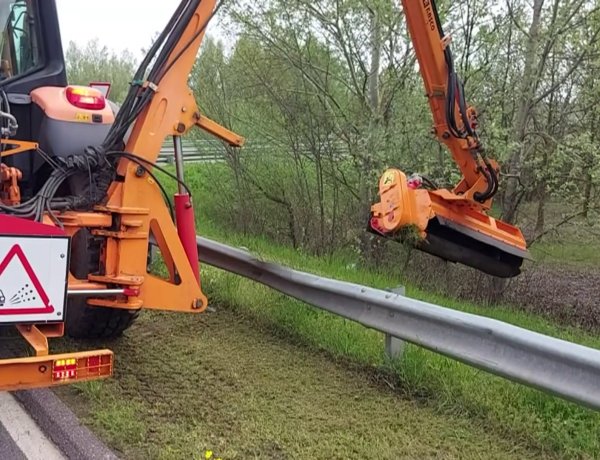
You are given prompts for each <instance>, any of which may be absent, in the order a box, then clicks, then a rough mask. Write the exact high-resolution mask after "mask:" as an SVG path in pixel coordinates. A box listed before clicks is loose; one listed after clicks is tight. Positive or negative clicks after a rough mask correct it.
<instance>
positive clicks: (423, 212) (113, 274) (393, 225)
mask: <svg viewBox="0 0 600 460" xmlns="http://www.w3.org/2000/svg"><path fill="white" fill-rule="evenodd" d="M404 9H405V13H406V18H407V21H408V24H409V27H410V31H411V33H412V36H413V39H414V43H415V49H416V51H417V56H418V58H419V61H420V63H421V71H422V72H423V74H424V76H425V80H426V86H427V91H428V96H429V100H430V103H431V106H432V108H433V110H434V115H435V119H436V132H437V133H438V135H439V136H440V138H441V139H442V140H443V141H444V142H445V143H446V144H447V145H448V146H449V147H450V149H451V151H452V153H453V155H454V159H455V160H456V161H457V163H458V164H459V166H460V168H461V170H462V171H463V174H464V180H463V181H462V182H461V183H460V184H459V185H458V186H457V187H456V188H455V189H454V190H453V191H446V190H433V191H431V190H423V189H420V188H419V185H418V184H417V186H414V183H413V182H411V183H409V181H408V180H407V179H406V177H405V175H404V174H403V173H402V172H400V171H398V170H390V171H388V172H386V173H385V174H384V176H383V178H382V180H381V184H380V190H381V197H382V201H381V203H379V204H377V205H375V206H374V207H373V215H372V219H371V225H370V228H371V230H372V231H375V232H377V233H379V234H383V235H385V236H391V237H396V236H397V234H398V232H399V231H400V230H402V229H403V228H407V227H416V228H417V229H418V233H419V236H420V237H421V239H422V241H423V243H421V244H419V246H420V248H422V249H424V250H427V251H429V252H433V253H435V252H436V251H434V250H433V249H432V248H437V254H438V255H440V254H441V255H442V256H443V257H446V258H448V259H452V260H457V261H461V262H463V263H468V264H471V265H473V266H478V267H479V268H483V269H485V270H486V271H488V272H496V274H500V275H513V274H515V273H516V271H518V266H519V265H520V261H521V259H522V258H523V257H524V256H526V251H525V249H524V244H523V238H522V235H521V234H520V232H519V231H518V230H517V229H515V228H514V227H512V226H510V225H507V224H504V223H502V222H500V221H496V220H494V219H492V218H491V217H488V216H487V215H486V214H485V211H486V210H487V209H489V206H490V200H491V197H492V196H493V194H494V193H495V192H496V190H497V177H498V169H497V165H496V164H495V163H493V162H492V161H488V160H486V159H485V158H483V157H482V156H481V151H480V144H479V140H478V138H477V135H476V133H475V112H474V111H473V110H472V109H470V108H467V107H466V106H465V105H464V103H463V99H462V87H461V86H460V84H459V83H458V80H457V78H456V76H455V74H454V71H453V68H452V61H451V54H450V52H449V47H448V42H449V40H448V39H447V38H446V37H443V36H441V27H440V25H439V23H437V21H436V20H435V18H437V15H436V13H435V8H434V6H433V4H432V3H430V2H429V0H425V1H423V2H421V1H419V2H413V1H409V0H406V1H404ZM215 12H216V1H215V0H182V1H181V3H180V5H179V6H178V7H177V9H176V11H175V12H174V14H173V16H172V17H171V19H170V20H169V22H168V24H167V26H166V27H165V29H164V31H163V32H162V33H161V34H160V36H159V37H158V39H157V40H156V41H155V42H154V44H153V45H152V47H151V49H150V51H149V52H148V54H147V56H146V57H145V58H144V60H143V61H142V63H141V64H140V67H139V69H138V70H137V72H136V74H135V75H134V76H133V78H132V81H131V87H130V90H129V93H128V95H127V97H126V98H125V100H124V102H123V103H122V105H121V106H120V107H117V106H116V105H115V104H112V103H111V102H110V101H108V100H107V99H106V97H105V95H104V93H103V92H102V91H100V90H98V89H96V88H93V87H81V86H72V85H69V84H68V82H67V78H66V74H65V63H64V57H63V52H62V48H61V39H60V32H59V30H58V19H57V11H56V5H55V2H54V1H53V0H18V1H8V0H0V25H3V27H4V30H3V33H2V42H1V44H0V47H1V48H0V49H1V53H2V55H1V56H0V142H1V144H0V146H1V149H0V150H1V161H0V178H1V179H0V293H1V297H2V301H1V302H0V327H3V328H6V327H11V328H14V327H16V329H17V330H18V331H19V333H20V334H21V335H22V336H23V337H24V338H25V339H26V340H27V341H28V342H29V344H30V345H31V348H32V349H33V351H34V353H33V356H30V357H14V356H12V357H7V358H6V357H5V358H6V359H2V360H0V390H10V389H22V388H32V387H40V386H51V385H60V384H65V383H70V382H75V381H81V380H91V379H99V378H106V377H109V376H111V375H112V372H113V354H112V352H111V351H110V350H93V351H90V352H84V353H69V354H63V355H58V356H52V355H50V354H49V348H48V339H49V338H53V337H61V336H63V335H65V334H67V335H68V336H71V337H74V338H109V337H114V336H118V335H119V334H121V333H122V332H123V331H124V330H125V329H127V328H128V327H129V326H130V325H131V324H132V322H133V321H134V320H135V318H136V316H137V315H138V313H139V312H140V310H141V309H143V308H147V309H158V310H170V311H178V312H187V313H201V312H203V311H204V310H205V309H206V307H207V299H206V296H205V295H204V294H203V292H202V288H201V280H200V275H199V265H198V253H197V246H196V231H195V220H194V210H193V206H192V199H191V193H190V191H189V189H188V188H187V186H186V184H185V182H184V174H183V158H182V148H181V136H183V135H184V134H186V133H187V132H188V131H189V130H190V129H192V128H193V127H199V128H201V129H203V130H205V131H207V132H208V133H210V134H212V135H214V136H216V137H217V138H219V139H220V140H222V141H224V142H226V143H228V144H230V145H232V146H241V145H242V144H243V139H242V138H241V137H239V136H238V135H236V134H235V133H232V132H230V131H228V130H227V129H225V128H223V127H221V126H219V125H218V124H216V123H214V122H213V121H211V120H210V119H208V118H206V117H205V116H204V115H202V113H201V112H200V110H199V108H198V107H197V105H196V100H195V98H194V95H193V94H192V91H191V90H190V89H189V88H188V85H187V79H188V75H189V74H190V71H191V69H192V67H193V64H194V61H195V59H196V56H197V53H198V50H199V48H200V44H201V41H202V38H203V35H204V32H205V29H206V27H207V25H208V23H209V21H210V19H211V18H212V17H213V16H214V14H215ZM168 137H172V139H173V142H174V150H175V163H176V174H171V173H169V172H168V171H164V170H162V169H161V168H160V167H159V166H158V165H156V161H157V159H158V156H159V153H160V150H161V147H162V145H163V143H164V142H165V140H166V139H167V138H168ZM157 170H162V172H163V173H165V174H166V175H168V176H170V177H171V178H172V179H173V180H175V181H177V183H178V193H177V194H176V195H175V197H174V198H173V203H174V205H172V204H171V200H170V199H169V197H167V196H166V192H165V189H164V187H163V186H162V184H161V182H160V181H159V179H158V177H157V174H156V171H157ZM151 241H152V242H153V243H154V244H156V245H157V246H158V248H159V250H160V253H161V255H162V257H163V259H164V261H165V265H166V269H167V271H168V277H167V278H162V277H158V276H155V275H153V274H151V273H149V272H148V267H147V265H148V264H147V260H148V252H149V247H150V242H151ZM482 261H483V262H482ZM1 351H2V350H0V352H1Z"/></svg>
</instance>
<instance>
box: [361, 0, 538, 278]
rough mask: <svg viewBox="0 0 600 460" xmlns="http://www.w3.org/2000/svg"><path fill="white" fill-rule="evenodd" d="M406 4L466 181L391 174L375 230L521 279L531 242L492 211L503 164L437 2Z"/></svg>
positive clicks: (439, 124)
mask: <svg viewBox="0 0 600 460" xmlns="http://www.w3.org/2000/svg"><path fill="white" fill-rule="evenodd" d="M402 5H403V8H404V14H405V16H406V21H407V25H408V30H409V33H410V36H411V38H412V42H413V45H414V49H415V53H416V56H417V60H418V62H419V67H420V71H421V75H422V77H423V82H424V85H425V91H426V95H427V98H428V101H429V106H430V108H431V112H432V115H433V122H434V126H433V132H434V134H435V135H436V136H437V138H438V139H439V141H440V142H442V143H443V144H445V145H446V146H447V148H448V149H449V150H450V153H451V154H452V157H453V159H454V161H455V162H456V164H457V165H458V168H459V169H460V171H461V173H462V176H463V177H462V180H461V181H460V182H459V183H458V184H457V185H456V186H455V187H454V188H453V189H452V190H446V189H432V188H430V189H424V188H423V187H422V186H423V183H424V182H423V180H422V179H421V178H419V177H416V178H413V179H411V180H408V179H407V177H406V175H405V174H404V173H403V172H402V171H400V170H398V169H395V168H390V169H388V170H387V171H385V172H384V174H383V175H382V177H381V179H380V182H379V195H380V201H379V202H378V203H376V204H374V205H373V206H372V208H371V219H370V222H369V231H371V232H373V233H376V234H378V235H382V236H385V237H390V238H393V239H396V240H401V241H406V240H407V235H409V234H410V232H406V230H407V229H413V230H416V231H415V232H412V234H413V236H412V237H411V241H412V242H413V244H414V245H415V246H416V247H417V248H418V249H421V250H423V251H425V252H428V253H430V254H433V255H436V256H438V257H441V258H442V259H444V260H448V261H452V262H460V263H463V264H465V265H468V266H471V267H474V268H476V269H478V270H481V271H484V272H486V273H488V274H491V275H495V276H500V277H512V276H516V275H517V274H519V273H520V267H521V264H522V262H523V260H524V259H526V258H529V253H528V251H527V247H526V243H525V239H524V237H523V235H522V233H521V231H520V230H519V229H518V228H516V227H514V226H512V225H510V224H507V223H505V222H502V221H499V220H496V219H494V218H492V217H490V216H489V215H488V214H487V211H488V210H489V209H490V208H491V205H492V197H493V196H494V195H495V194H496V192H497V191H498V176H499V167H498V164H497V163H496V162H495V161H493V160H489V159H487V158H486V157H485V156H484V155H483V148H482V144H481V141H480V139H479V135H478V133H477V112H476V111H475V109H474V108H473V107H470V106H467V104H466V102H465V97H464V88H463V84H462V82H461V81H460V79H459V77H458V76H457V74H456V71H455V69H454V62H453V57H452V52H451V49H450V41H451V40H450V37H449V36H445V35H444V33H443V30H442V26H441V22H440V19H439V16H438V12H437V8H436V6H435V1H434V0H419V1H416V0H402ZM430 185H431V184H430ZM415 236H416V238H415Z"/></svg>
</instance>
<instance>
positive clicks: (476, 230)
mask: <svg viewBox="0 0 600 460" xmlns="http://www.w3.org/2000/svg"><path fill="white" fill-rule="evenodd" d="M379 197H380V201H379V202H378V203H377V204H375V205H373V206H372V208H371V219H370V222H369V227H368V230H369V231H370V232H372V233H374V234H377V235H381V236H384V237H387V238H392V239H394V240H397V241H401V242H404V243H412V244H413V245H414V247H416V248H417V249H419V250H421V251H424V252H427V253H429V254H432V255H434V256H437V257H440V258H442V259H444V260H447V261H450V262H457V263H461V264H464V265H467V266H469V267H472V268H475V269H477V270H480V271H482V272H484V273H487V274H489V275H493V276H497V277H500V278H511V277H514V276H517V275H519V274H520V273H521V265H522V263H523V261H524V260H525V259H531V257H530V254H529V252H528V250H527V246H526V242H525V238H524V237H523V234H522V233H521V231H520V230H519V229H518V228H516V227H514V226H512V225H509V224H507V223H505V222H502V221H500V220H496V219H494V218H493V217H490V216H488V215H487V214H486V213H485V211H484V209H483V208H482V206H480V205H478V204H477V203H475V202H473V201H472V200H468V199H466V198H465V197H463V196H461V195H457V194H454V193H452V192H450V191H449V190H444V189H439V190H427V189H424V188H420V183H418V182H416V181H413V180H410V181H409V180H408V179H407V177H406V175H405V174H404V173H403V172H402V171H399V170H397V169H389V170H387V171H386V172H385V173H384V174H383V176H382V177H381V179H380V181H379Z"/></svg>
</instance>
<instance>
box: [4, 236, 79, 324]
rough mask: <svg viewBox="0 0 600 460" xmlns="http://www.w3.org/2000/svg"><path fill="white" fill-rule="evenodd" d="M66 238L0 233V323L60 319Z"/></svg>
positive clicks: (65, 271) (64, 295)
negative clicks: (1, 234) (5, 234)
mask: <svg viewBox="0 0 600 460" xmlns="http://www.w3.org/2000/svg"><path fill="white" fill-rule="evenodd" d="M68 251H69V240H68V239H67V238H62V237H61V238H48V237H21V236H0V323H35V322H39V323H43V322H48V321H63V318H64V308H65V297H66V290H67V276H68V273H67V270H68V266H67V262H68V256H69V254H68Z"/></svg>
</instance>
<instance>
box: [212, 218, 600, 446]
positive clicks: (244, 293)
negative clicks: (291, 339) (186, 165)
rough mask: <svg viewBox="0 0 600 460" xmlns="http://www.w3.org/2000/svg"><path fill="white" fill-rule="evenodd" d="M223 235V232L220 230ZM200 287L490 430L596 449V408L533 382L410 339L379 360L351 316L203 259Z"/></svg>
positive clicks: (505, 315)
mask: <svg viewBox="0 0 600 460" xmlns="http://www.w3.org/2000/svg"><path fill="white" fill-rule="evenodd" d="M201 227H202V231H203V234H204V235H206V236H207V237H212V238H214V239H216V240H221V241H222V242H225V243H227V244H232V245H235V246H241V247H245V248H247V249H249V250H250V251H252V252H253V253H254V254H256V255H257V256H258V257H261V258H264V259H266V260H271V261H275V262H280V263H284V264H286V265H288V266H291V267H293V268H297V269H302V270H305V271H309V272H311V273H317V274H321V275H325V276H329V277H332V278H336V279H340V280H345V281H351V282H357V283H360V284H364V285H368V286H373V287H378V288H392V287H395V286H396V285H398V284H400V283H401V280H398V279H394V278H392V277H391V276H389V275H388V274H386V273H377V272H375V271H365V270H357V269H354V268H352V264H351V260H349V259H346V258H345V257H336V256H333V257H330V258H317V257H312V256H309V255H307V254H302V253H298V252H296V251H294V250H291V249H289V248H286V247H280V246H277V245H275V244H273V243H272V242H270V241H266V240H263V239H261V238H256V237H252V238H251V237H242V236H239V235H232V234H230V233H229V234H228V233H225V232H222V231H219V230H218V229H217V228H216V227H214V226H211V225H210V222H209V221H207V220H205V221H204V222H203V224H202V225H201ZM225 235H226V236H225ZM203 273H204V286H205V287H204V288H205V290H207V292H208V294H209V295H210V298H211V299H212V300H213V301H215V302H218V303H224V304H227V305H230V306H231V307H232V308H234V309H235V310H236V311H237V312H238V314H243V315H250V316H251V317H252V318H254V319H255V320H257V319H258V320H259V321H261V322H263V323H265V324H269V325H270V327H271V328H272V329H273V330H274V331H279V332H281V333H282V334H283V335H284V336H295V337H297V338H298V339H300V340H301V341H302V342H303V343H306V344H309V345H310V346H311V347H313V348H315V349H318V350H326V351H327V352H329V353H331V354H332V355H333V356H344V357H350V358H351V359H353V360H355V361H356V362H360V363H364V364H368V365H371V366H378V367H380V368H383V369H385V370H386V371H391V372H392V375H393V376H394V383H393V386H394V387H395V388H396V389H397V391H400V392H402V393H404V394H406V395H409V396H410V397H412V398H417V399H420V400H423V401H426V404H427V405H428V406H429V407H431V408H433V409H434V410H436V411H440V412H443V413H446V414H452V415H455V416H464V417H467V418H469V419H473V420H478V423H481V424H482V426H486V427H488V428H489V429H490V430H492V431H494V432H503V433H505V434H506V435H507V436H509V437H510V438H513V439H515V440H520V441H523V442H527V443H533V444H536V445H539V446H545V447H548V448H550V449H551V450H552V451H554V452H555V453H557V454H560V455H564V456H567V457H571V458H572V457H578V456H581V457H586V456H589V457H590V458H595V457H598V456H600V436H599V430H600V414H598V413H596V412H594V411H591V410H587V409H584V408H581V407H578V406H576V405H574V404H571V403H569V402H566V401H563V400H560V399H558V398H554V397H552V396H548V395H546V394H543V393H541V392H539V391H537V390H534V389H530V388H527V387H524V386H521V385H517V384H514V383H512V382H508V381H506V380H504V379H501V378H498V377H495V376H492V375H489V374H486V373H483V372H481V371H478V370H475V369H473V368H470V367H468V366H466V365H463V364H460V363H457V362H455V361H453V360H450V359H447V358H444V357H442V356H440V355H437V354H434V353H431V352H429V351H426V350H423V349H421V348H418V347H415V346H408V347H407V350H406V353H405V355H404V356H403V358H402V360H400V361H399V362H394V363H389V362H386V360H385V358H384V356H383V353H382V351H383V337H382V335H381V334H379V333H377V332H374V331H371V330H367V329H365V328H363V327H361V326H359V325H357V324H354V323H351V322H349V321H346V320H344V319H341V318H337V317H335V316H333V315H330V314H328V313H326V312H322V311H319V310H316V309H313V308H312V307H309V306H306V305H304V304H302V303H301V302H298V301H295V300H292V299H289V298H287V297H285V296H283V295H281V294H279V293H277V292H274V291H272V290H269V289H268V288H266V287H263V286H261V285H259V284H257V283H254V282H251V281H249V280H245V279H241V278H239V277H236V276H235V275H231V274H228V273H225V272H222V271H220V270H216V269H213V268H211V267H204V268H203ZM407 295H409V296H411V297H413V298H417V299H420V300H424V301H428V302H432V303H436V304H440V305H443V306H446V307H449V308H454V309H457V310H462V311H467V312H470V313H475V314H479V315H484V316H488V317H492V318H495V319H499V320H502V321H506V322H508V323H511V324H515V325H518V326H521V327H525V328H528V329H531V330H534V331H537V332H540V333H544V334H547V335H551V336H554V337H559V338H562V339H565V340H569V341H573V342H576V343H580V344H583V345H587V346H591V347H594V348H600V339H598V338H597V337H595V336H592V335H590V334H587V333H585V332H583V331H581V330H578V329H575V328H565V327H560V326H558V325H556V324H554V323H552V322H550V321H546V320H543V319H540V318H539V317H536V316H533V315H529V314H526V313H523V312H521V311H518V310H516V309H512V308H508V307H507V308H486V307H480V306H477V305H474V304H470V303H465V302H457V301H453V300H450V299H447V298H443V297H440V296H435V295H431V294H428V293H426V292H422V291H420V290H418V289H416V288H414V287H412V286H407Z"/></svg>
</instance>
